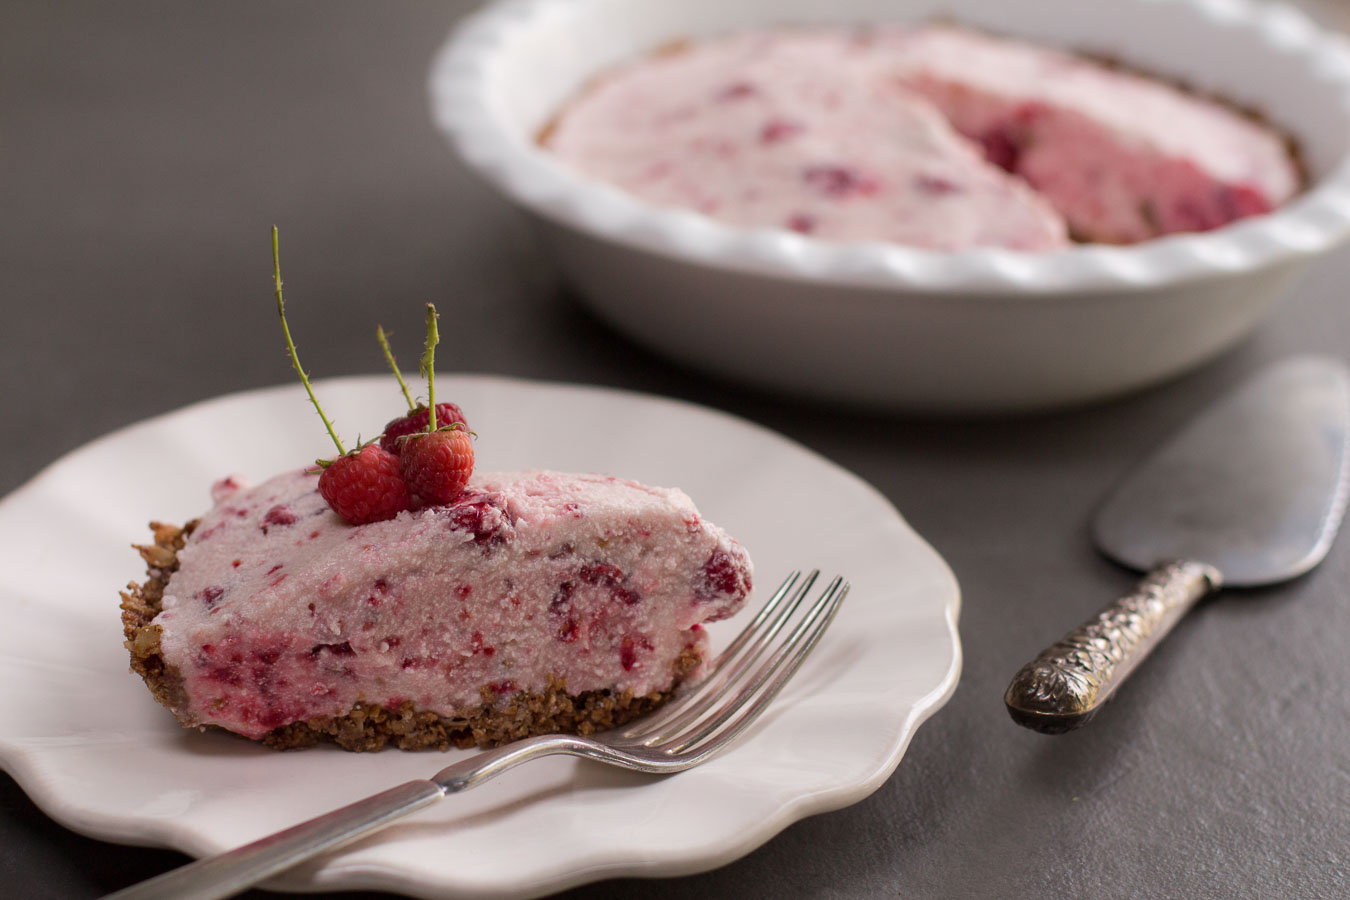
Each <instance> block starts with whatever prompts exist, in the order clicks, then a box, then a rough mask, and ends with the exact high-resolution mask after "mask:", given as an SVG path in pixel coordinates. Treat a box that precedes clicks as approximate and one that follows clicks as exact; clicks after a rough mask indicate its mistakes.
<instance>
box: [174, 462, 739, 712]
mask: <svg viewBox="0 0 1350 900" xmlns="http://www.w3.org/2000/svg"><path fill="white" fill-rule="evenodd" d="M316 483H317V477H316V476H315V475H312V474H306V473H304V472H292V473H288V474H285V475H280V476H278V477H276V478H273V479H271V480H269V481H267V482H265V483H263V484H261V485H259V486H257V487H251V488H250V487H246V486H244V485H243V484H242V482H241V481H240V480H237V479H228V480H227V481H225V482H221V483H220V484H219V485H217V488H216V490H215V491H214V492H213V493H214V497H215V500H216V506H215V507H214V508H213V509H212V510H211V511H210V512H209V513H207V514H206V515H205V516H203V517H202V519H201V523H200V524H199V525H198V527H197V530H196V531H195V532H194V534H193V535H192V538H191V539H190V540H189V542H188V545H187V546H186V547H185V548H184V549H183V550H182V552H181V553H180V554H179V560H180V568H179V570H178V571H177V572H176V573H175V574H174V575H173V577H172V578H171V579H170V581H169V585H168V588H167V590H166V591H165V596H164V610H163V612H161V613H160V615H159V616H158V617H157V618H156V620H155V624H158V625H160V626H161V627H162V628H163V637H162V641H161V647H162V653H163V655H164V658H165V660H166V662H168V663H169V664H170V665H172V666H174V667H175V668H176V669H177V670H178V672H179V673H180V674H181V676H182V678H183V682H184V688H185V690H186V693H187V696H188V699H189V703H190V707H191V708H190V709H189V710H185V711H180V714H181V713H185V714H186V715H185V717H186V718H188V719H190V720H193V721H195V722H198V723H201V724H214V725H220V726H222V727H224V728H228V729H229V730H231V731H236V732H239V733H241V734H244V735H247V736H249V737H254V738H257V737H261V736H262V735H264V734H266V733H267V732H268V731H270V730H272V729H274V728H277V727H279V726H281V725H285V724H288V723H290V722H294V721H299V720H303V719H307V718H311V717H315V716H334V715H342V714H344V713H346V712H347V711H349V710H350V709H351V708H352V706H353V705H354V704H355V703H357V702H358V701H364V702H367V703H378V704H381V705H384V706H386V707H390V708H396V707H398V706H399V705H400V704H402V703H403V702H404V701H405V700H411V701H412V702H413V703H414V704H416V705H417V706H418V707H420V708H423V709H428V710H432V711H434V712H437V713H439V714H441V715H444V716H454V715H456V714H457V713H459V712H461V711H467V710H470V709H472V708H475V707H477V706H479V705H480V704H482V702H483V696H482V688H483V687H484V686H487V687H488V688H489V689H490V691H491V693H492V695H493V696H494V697H495V698H496V699H497V700H498V701H499V702H505V701H506V700H507V699H508V698H509V697H510V696H511V695H513V694H515V693H517V692H519V691H530V692H538V691H542V690H543V689H544V688H545V687H546V686H547V685H548V682H549V679H550V677H554V678H561V679H563V680H565V681H566V684H567V689H568V690H569V691H571V692H573V693H580V692H583V691H587V690H600V689H612V690H616V691H625V690H627V691H632V692H633V693H634V694H635V695H642V694H646V693H649V692H651V691H659V690H665V689H667V688H669V687H670V685H671V683H672V680H673V677H672V665H673V662H674V660H676V659H677V658H678V657H679V656H680V655H681V653H682V652H683V651H685V650H686V649H689V648H702V647H703V646H704V644H705V643H706V640H707V637H706V632H705V631H704V630H703V629H702V628H701V627H700V626H701V623H703V622H707V621H711V620H714V619H719V618H723V617H725V616H729V615H731V614H733V613H734V612H736V610H737V609H739V607H740V605H741V604H742V603H743V601H744V600H745V597H746V595H747V593H748V592H749V588H750V579H751V569H750V562H749V559H748V557H747V556H746V554H745V551H744V550H743V549H742V548H741V547H740V545H739V544H737V543H736V542H735V541H733V540H732V539H730V538H729V537H727V535H726V534H725V533H724V532H722V531H721V529H719V528H717V527H716V526H714V525H711V524H709V523H707V522H704V521H703V520H702V519H701V518H700V517H699V515H698V512H697V511H696V510H695V508H694V506H693V504H692V503H691V502H690V500H689V498H688V497H686V496H685V495H684V494H683V493H681V492H680V491H677V490H667V489H662V488H651V487H646V486H643V485H639V484H636V483H634V482H630V481H623V480H619V479H616V478H611V477H606V476H600V475H564V474H559V473H554V472H524V473H507V474H482V475H475V476H474V478H473V479H472V480H471V481H470V484H469V488H468V489H467V490H466V492H465V495H464V497H463V498H461V500H459V501H458V502H456V503H455V504H452V505H450V506H445V507H435V508H429V509H425V510H422V511H420V512H417V513H403V514H400V515H399V516H398V517H397V518H396V519H393V520H391V521H388V522H379V523H375V524H373V525H365V526H359V527H354V526H351V525H347V524H345V523H343V522H342V521H340V520H339V519H338V517H337V516H336V515H335V514H334V513H333V512H332V511H331V510H329V509H328V506H327V504H326V503H325V502H324V501H323V499H322V498H321V497H320V496H319V494H318V492H317V491H316V490H315V485H316Z"/></svg>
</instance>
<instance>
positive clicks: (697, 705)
mask: <svg viewBox="0 0 1350 900" xmlns="http://www.w3.org/2000/svg"><path fill="white" fill-rule="evenodd" d="M800 575H801V573H800V572H792V573H791V574H789V575H788V577H787V578H785V579H784V580H783V583H782V584H781V585H779V587H778V590H776V591H774V593H773V596H772V597H770V598H769V600H768V602H767V603H765V604H764V606H763V607H761V608H760V610H759V612H758V613H757V614H756V615H755V618H754V619H753V620H752V621H751V622H750V624H749V625H747V626H746V627H745V628H744V629H742V630H741V633H740V634H738V635H737V636H736V638H735V640H733V641H732V642H731V643H730V644H729V645H728V646H727V648H726V649H725V650H723V651H722V652H721V653H720V654H719V655H718V657H717V659H716V660H714V661H713V663H712V665H711V666H710V667H709V670H708V674H707V676H706V677H705V678H704V679H703V680H702V681H701V682H699V683H698V684H697V685H694V686H693V687H692V688H691V689H690V690H689V692H688V693H686V694H684V695H683V696H682V697H680V698H679V699H677V700H676V701H675V702H674V703H671V704H667V706H666V708H665V709H664V710H663V711H661V712H658V713H656V714H655V715H654V716H648V717H647V718H645V719H642V720H640V721H638V722H636V723H634V724H633V726H632V727H631V728H629V729H627V730H626V731H624V732H623V737H624V738H625V739H631V740H636V739H639V738H644V737H645V738H646V741H645V742H650V741H654V740H659V739H660V734H659V732H660V731H664V730H669V729H677V730H678V729H682V728H684V727H685V726H686V725H688V723H689V722H690V721H691V720H693V719H697V718H698V717H699V716H702V715H703V713H704V712H706V711H707V710H708V709H709V708H710V707H711V706H712V704H714V703H716V702H717V700H718V699H720V698H721V697H722V696H724V695H725V694H726V692H727V689H728V688H727V685H728V684H729V682H731V681H732V680H734V679H735V678H736V677H737V676H739V675H740V673H741V672H742V671H743V670H744V669H745V667H746V666H747V665H749V664H750V663H753V662H754V661H755V660H756V659H758V658H759V655H760V654H761V653H762V652H763V648H764V646H765V645H766V644H767V643H768V642H769V641H771V640H772V639H773V638H774V636H775V635H777V634H778V632H779V631H780V630H782V627H783V623H784V622H785V621H786V620H787V618H788V617H790V616H791V615H792V613H793V612H794V611H795V610H796V609H797V606H798V605H799V604H800V603H801V600H802V597H804V596H805V595H806V592H807V591H809V590H810V589H811V585H812V584H814V583H815V580H816V578H817V577H818V576H819V575H820V572H819V570H816V571H812V572H810V573H809V574H808V575H807V576H806V581H805V582H804V583H803V584H802V586H801V587H799V588H797V590H796V591H795V592H794V591H793V586H794V585H795V584H796V582H797V579H798V578H799V577H800ZM789 598H790V600H789ZM785 600H788V601H789V602H788V603H787V606H786V607H785V608H782V609H780V607H782V606H783V602H784V601H785ZM766 628H767V629H768V632H767V634H765V635H764V636H762V637H761V636H760V632H761V631H763V630H764V629H766Z"/></svg>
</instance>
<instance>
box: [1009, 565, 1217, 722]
mask: <svg viewBox="0 0 1350 900" xmlns="http://www.w3.org/2000/svg"><path fill="white" fill-rule="evenodd" d="M1222 582H1223V576H1221V575H1220V574H1219V571H1218V570H1217V569H1215V568H1214V567H1213V566H1208V565H1205V564H1204V563H1200V562H1194V561H1189V560H1179V561H1177V562H1172V563H1168V564H1166V565H1163V566H1159V567H1158V568H1157V569H1154V570H1153V571H1152V572H1150V573H1149V574H1148V575H1147V576H1146V577H1145V578H1144V579H1143V580H1142V581H1140V582H1139V583H1138V584H1137V585H1136V586H1135V588H1134V590H1133V591H1131V592H1130V593H1129V594H1126V595H1125V596H1124V597H1121V598H1120V599H1119V600H1117V601H1116V602H1115V603H1112V604H1111V605H1110V606H1108V607H1107V608H1106V609H1104V610H1102V611H1101V612H1100V613H1098V614H1097V615H1096V616H1095V617H1093V618H1092V619H1089V620H1088V621H1087V622H1085V623H1083V624H1082V625H1080V626H1079V627H1078V628H1075V629H1074V630H1073V631H1070V632H1069V633H1068V634H1066V635H1065V636H1064V637H1063V638H1061V639H1060V640H1059V641H1057V642H1056V643H1054V644H1052V645H1050V647H1048V648H1046V649H1045V650H1044V651H1042V652H1041V654H1040V655H1039V656H1037V657H1036V658H1035V659H1033V660H1032V661H1031V662H1029V663H1027V664H1026V665H1025V666H1023V667H1022V668H1021V670H1020V671H1018V673H1017V674H1016V675H1015V676H1013V680H1012V683H1011V684H1010V685H1008V690H1007V693H1006V694H1004V696H1003V702H1004V704H1006V705H1007V707H1008V713H1009V714H1010V715H1011V716H1012V718H1013V721H1015V722H1017V724H1019V725H1025V726H1026V727H1028V728H1030V729H1032V730H1033V731H1039V732H1041V733H1042V734H1062V733H1064V732H1066V731H1072V730H1073V729H1075V728H1078V727H1080V726H1082V725H1085V724H1086V723H1087V721H1088V720H1089V719H1091V718H1092V717H1093V716H1095V715H1096V714H1097V711H1098V710H1100V709H1101V708H1102V705H1103V704H1104V703H1106V701H1107V700H1109V699H1110V698H1111V695H1112V694H1113V693H1115V690H1116V688H1118V687H1120V685H1121V682H1123V681H1124V680H1125V679H1126V677H1127V676H1128V675H1129V674H1130V672H1132V671H1134V667H1135V666H1137V665H1138V664H1139V663H1140V662H1142V661H1143V659H1144V657H1146V656H1148V654H1149V653H1150V652H1151V651H1152V650H1153V648H1154V647H1155V646H1157V644H1158V642H1159V641H1161V640H1162V639H1163V638H1164V637H1165V636H1166V635H1167V633H1168V632H1169V631H1171V630H1172V626H1174V625H1176V623H1177V622H1179V621H1180V620H1181V617H1182V616H1184V615H1186V612H1187V611H1188V610H1189V609H1190V608H1191V607H1192V606H1194V605H1195V603H1196V601H1198V600H1199V599H1200V598H1201V597H1203V596H1205V595H1206V594H1208V593H1210V592H1212V591H1215V590H1218V588H1219V586H1220V584H1221V583H1222Z"/></svg>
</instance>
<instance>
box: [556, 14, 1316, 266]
mask: <svg viewBox="0 0 1350 900" xmlns="http://www.w3.org/2000/svg"><path fill="white" fill-rule="evenodd" d="M545 144H546V146H548V147H550V148H551V149H552V150H553V151H554V152H556V153H557V154H558V155H559V156H560V157H561V158H562V159H564V160H565V161H566V162H568V163H569V164H571V165H572V166H574V167H575V168H576V169H578V170H579V171H581V172H582V173H584V174H587V175H590V176H592V177H594V178H597V179H600V180H603V181H607V182H610V183H613V184H615V185H617V186H619V187H621V188H623V189H625V190H627V191H629V192H631V193H632V194H634V195H636V196H638V197H640V198H642V199H644V200H647V201H650V202H653V203H657V204H662V205H668V206H677V207H684V208H688V209H693V210H698V211H700V212H703V213H706V214H707V215H709V216H711V217H713V218H716V219H719V220H722V221H725V222H728V223H731V224H735V225H743V226H752V227H754V226H761V227H775V228H785V229H789V230H793V231H797V232H801V233H803V234H810V235H812V236H815V237H818V238H824V239H829V240H849V241H853V240H882V241H892V242H896V243H901V244H908V245H912V246H917V247H926V248H931V249H940V250H958V249H963V248H969V247H986V246H998V247H1008V248H1013V249H1020V250H1050V249H1054V248H1057V247H1061V246H1064V245H1065V244H1066V243H1067V240H1068V238H1067V234H1068V233H1069V232H1070V231H1071V232H1072V233H1073V234H1074V236H1075V237H1078V238H1080V239H1084V240H1092V241H1104V242H1115V243H1125V242H1132V241H1139V240H1144V239H1146V238H1149V237H1154V236H1156V235H1160V234H1166V233H1170V232H1174V231H1198V230H1205V229H1208V228H1214V227H1217V226H1219V225H1222V224H1225V223H1227V222H1230V221H1233V220H1234V219H1238V218H1242V217H1244V216H1248V215H1254V214H1258V213H1262V212H1267V211H1269V210H1271V209H1273V208H1274V207H1276V206H1277V205H1279V204H1280V203H1282V202H1283V201H1285V200H1287V199H1288V198H1289V197H1290V196H1292V194H1293V193H1294V192H1295V191H1296V190H1297V189H1298V187H1299V182H1300V177H1299V172H1298V170H1297V166H1296V165H1295V164H1294V162H1293V160H1292V158H1291V156H1290V154H1289V152H1288V150H1287V148H1286V146H1285V143H1284V141H1283V140H1282V138H1281V137H1280V136H1279V135H1277V134H1275V133H1274V132H1273V131H1271V130H1270V129H1268V128H1265V127H1263V126H1261V125H1258V124H1256V123H1255V122H1253V121H1251V120H1249V119H1248V118H1245V117H1243V116H1241V115H1238V114H1237V113H1235V112H1233V111H1232V110H1230V109H1229V108H1227V107H1225V106H1223V105H1221V104H1218V103H1215V102H1211V101H1209V100H1205V99H1203V98H1200V97H1197V96H1195V95H1193V94H1189V93H1186V92H1183V91H1180V90H1177V89H1174V88H1172V87H1170V86H1168V85H1164V84H1161V83H1159V82H1155V81H1151V80H1148V79H1145V78H1141V77H1138V76H1135V75H1131V74H1129V73H1126V72H1122V71H1119V70H1116V69H1112V68H1108V67H1105V66H1101V65H1098V64H1095V63H1092V62H1088V61H1086V60H1084V59H1080V58H1077V57H1074V56H1070V55H1068V54H1065V53H1060V52H1056V51H1053V50H1048V49H1044V48H1041V47H1037V46H1033V45H1031V44H1027V43H1022V42H1017V41H1011V40H1003V39H998V38H993V37H989V36H986V35H982V34H978V33H974V32H970V31H964V30H961V29H958V28H953V27H947V26H924V27H901V26H887V27H878V28H873V29H867V30H859V29H844V28H825V29H781V30H777V31H770V32H761V33H748V34H737V35H732V36H729V37H724V38H720V39H715V40H708V41H703V42H697V43H694V44H691V45H688V46H684V47H680V48H678V49H677V50H673V51H670V52H665V53H659V54H656V55H654V56H651V57H648V58H646V59H642V60H639V61H636V62H633V63H631V64H629V65H626V66H624V67H621V68H619V69H617V70H615V71H613V72H611V73H609V74H608V75H606V76H604V77H602V78H601V79H599V80H598V81H597V82H596V83H595V84H593V85H592V86H591V88H590V89H589V90H588V91H586V92H585V93H584V94H583V95H582V96H581V97H579V98H578V99H577V100H576V101H575V102H573V103H572V104H571V105H570V106H569V107H568V108H567V109H565V110H564V112H563V113H562V115H561V116H560V117H559V118H558V120H557V122H556V124H555V126H554V127H553V128H552V129H551V130H550V131H549V132H548V133H547V134H546V136H545Z"/></svg>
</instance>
